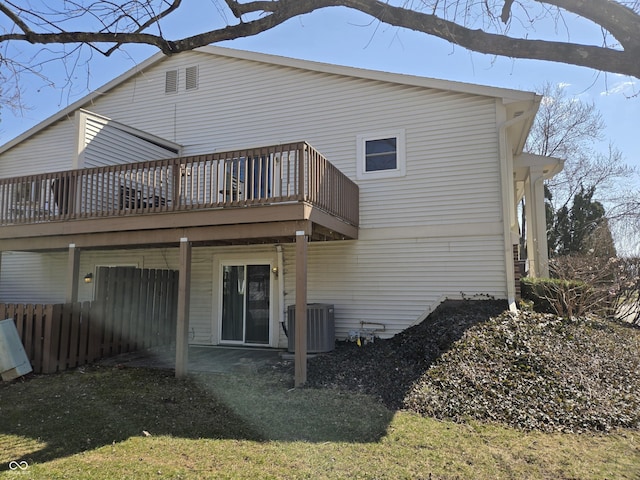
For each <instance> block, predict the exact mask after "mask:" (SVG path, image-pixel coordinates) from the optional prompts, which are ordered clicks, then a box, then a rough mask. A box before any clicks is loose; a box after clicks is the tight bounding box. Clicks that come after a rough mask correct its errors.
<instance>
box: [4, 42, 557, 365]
mask: <svg viewBox="0 0 640 480" xmlns="http://www.w3.org/2000/svg"><path fill="white" fill-rule="evenodd" d="M540 100H541V98H540V96H538V95H536V94H534V93H530V92H521V91H515V90H508V89H502V88H494V87H487V86H479V85H472V84H465V83H458V82H451V81H442V80H434V79H429V78H421V77H415V76H408V75H399V74H391V73H385V72H377V71H368V70H362V69H356V68H349V67H342V66H335V65H328V64H321V63H315V62H308V61H302V60H294V59H289V58H282V57H276V56H271V55H264V54H258V53H251V52H245V51H237V50H231V49H226V48H219V47H213V46H212V47H204V48H200V49H197V50H195V51H192V52H187V53H181V54H178V55H175V56H171V57H165V56H163V55H162V54H158V55H155V56H153V57H151V58H150V59H148V60H147V61H145V62H144V63H142V64H140V65H139V66H138V67H137V68H134V69H132V70H131V71H129V72H127V73H125V74H124V75H122V76H120V77H118V78H116V79H115V80H113V81H111V82H109V83H107V84H106V85H105V86H104V87H102V88H100V89H99V90H98V91H96V92H94V93H92V94H90V95H88V96H87V97H85V98H83V99H81V100H79V101H78V102H76V103H74V104H73V105H71V106H69V107H67V108H65V109H64V110H62V111H60V112H58V113H57V114H56V115H54V116H52V117H51V118H48V119H47V120H45V121H44V122H42V123H40V124H39V125H36V126H35V127H34V128H32V129H31V130H29V131H27V132H25V133H24V134H22V135H20V136H19V137H17V138H15V139H14V140H13V141H11V142H9V143H7V144H5V145H4V146H3V147H1V148H0V225H1V228H0V252H1V253H2V257H1V276H0V302H30V303H33V302H43V303H46V302H50V303H51V302H62V301H65V300H67V301H74V300H90V299H92V298H93V296H94V295H95V293H96V292H95V291H94V288H95V285H96V283H95V282H92V283H85V282H84V281H83V277H85V276H86V277H87V279H89V278H90V277H91V276H92V275H95V274H96V269H97V268H98V267H99V266H130V267H135V268H169V269H176V270H179V271H180V281H181V285H180V292H181V297H180V300H179V302H178V303H179V307H178V310H179V315H178V323H179V328H178V334H177V341H178V350H179V352H178V364H180V358H182V359H184V355H185V353H184V350H185V349H184V346H185V345H186V343H187V342H189V343H191V344H204V345H218V344H233V345H251V346H264V347H273V348H278V347H280V348H281V347H285V346H286V345H287V338H286V336H285V331H284V328H282V325H285V326H286V321H287V313H288V308H287V307H289V306H291V305H297V309H296V311H303V310H305V308H304V307H305V305H306V304H307V303H319V304H330V305H333V306H334V315H335V336H336V337H337V338H346V337H347V336H349V334H350V333H353V332H362V331H363V330H366V331H369V332H371V331H375V334H376V335H378V336H380V337H388V336H392V335H394V334H396V333H398V332H400V331H402V330H403V329H406V328H407V327H409V326H411V325H413V324H415V323H417V322H420V321H421V320H422V319H424V318H425V317H426V316H427V315H428V314H429V313H430V312H431V311H432V310H433V309H434V308H435V307H436V306H437V305H438V304H439V303H440V302H441V301H442V300H443V299H444V298H445V297H459V296H460V295H465V296H469V297H472V296H474V295H490V296H493V297H497V298H504V299H507V300H508V301H509V303H510V305H512V306H513V305H514V304H515V301H516V276H517V272H516V267H515V264H516V262H515V260H517V255H518V248H517V245H518V237H519V227H518V222H517V209H518V203H519V201H520V199H521V198H522V197H524V198H525V201H526V205H527V208H526V215H527V224H528V228H529V232H531V234H530V235H528V240H527V241H528V245H527V247H528V248H527V250H528V262H529V270H530V273H531V274H534V275H546V274H547V269H548V267H547V255H546V230H545V229H546V226H545V218H544V200H543V184H542V182H543V180H544V179H546V178H550V177H551V176H553V175H554V174H556V173H557V172H558V171H560V169H561V168H562V162H561V161H560V160H558V159H554V158H547V157H540V156H535V155H530V154H527V153H526V152H523V148H524V144H525V140H526V138H527V135H528V133H529V129H530V127H531V124H532V122H533V119H534V117H535V115H536V111H537V109H538V105H539V103H540ZM298 317H299V318H298V319H297V320H300V319H303V318H304V317H305V314H304V313H303V314H301V315H299V316H298ZM300 321H302V320H300ZM300 325H303V327H302V328H301V329H298V332H299V335H302V336H303V333H304V332H303V330H302V329H303V328H304V325H305V324H304V323H302V324H300ZM299 341H300V342H302V340H299ZM298 345H300V347H299V349H298V350H296V354H298V352H299V351H300V352H304V348H305V347H304V345H302V343H298V341H296V346H298ZM181 349H182V350H181ZM181 355H182V357H181ZM301 368H303V367H301ZM301 375H304V372H302V373H301Z"/></svg>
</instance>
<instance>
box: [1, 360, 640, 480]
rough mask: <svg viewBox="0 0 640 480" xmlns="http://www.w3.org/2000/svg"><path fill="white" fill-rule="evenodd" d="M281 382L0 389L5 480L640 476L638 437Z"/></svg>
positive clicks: (76, 380)
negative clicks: (434, 415)
mask: <svg viewBox="0 0 640 480" xmlns="http://www.w3.org/2000/svg"><path fill="white" fill-rule="evenodd" d="M289 387H290V379H283V378H282V377H281V376H279V375H277V374H274V373H266V374H262V375H258V374H255V373H246V374H244V373H243V374H242V375H241V376H231V375H221V374H206V375H205V374H198V375H193V376H190V377H189V378H188V379H183V380H178V379H175V378H174V377H173V376H172V373H171V372H165V371H158V370H145V369H132V368H126V369H117V368H110V367H109V368H107V367H91V368H86V369H78V370H75V371H72V372H68V373H63V374H58V375H49V376H37V377H34V378H32V379H30V380H28V381H25V382H21V381H18V382H15V383H12V384H8V385H7V384H2V385H0V478H36V479H41V478H46V479H58V478H65V479H67V478H68V479H74V478H77V479H109V480H111V479H121V478H122V479H125V478H127V479H129V478H131V479H147V478H154V479H158V478H172V479H191V478H260V479H262V478H287V479H294V478H313V479H315V478H347V477H348V478H393V479H395V478H411V479H414V478H433V479H440V478H445V479H453V478H461V479H469V478H472V479H511V478H513V479H522V478H526V479H537V478H540V479H591V478H593V479H605V478H608V479H635V480H637V479H638V478H640V432H638V431H618V432H616V433H613V434H607V435H585V434H582V435H570V434H542V433H536V432H533V433H524V432H521V431H518V430H513V429H509V428H504V427H501V426H496V425H483V424H478V423H470V424H467V425H458V424H454V423H447V422H440V421H436V420H433V419H429V418H422V417H419V416H417V415H414V414H410V413H407V412H393V411H390V410H388V409H386V408H385V407H384V406H382V405H381V404H380V403H378V402H376V401H374V400H373V399H372V398H370V397H367V396H362V395H353V394H346V393H338V392H336V391H322V390H313V389H296V390H292V389H290V388H289ZM25 462H26V463H25ZM20 467H22V468H20Z"/></svg>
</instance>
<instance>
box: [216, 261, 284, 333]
mask: <svg viewBox="0 0 640 480" xmlns="http://www.w3.org/2000/svg"><path fill="white" fill-rule="evenodd" d="M221 267H222V268H221V270H222V282H221V283H222V318H221V330H222V331H221V336H220V339H221V342H222V343H237V344H244V345H268V344H269V338H270V333H271V332H270V328H271V290H272V289H271V266H270V265H268V264H264V265H251V264H241V265H238V264H222V266H221Z"/></svg>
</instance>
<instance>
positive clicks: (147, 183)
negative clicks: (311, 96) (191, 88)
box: [0, 142, 358, 226]
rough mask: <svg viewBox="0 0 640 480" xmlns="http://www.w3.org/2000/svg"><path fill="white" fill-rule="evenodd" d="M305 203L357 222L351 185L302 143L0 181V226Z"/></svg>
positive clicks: (329, 164)
mask: <svg viewBox="0 0 640 480" xmlns="http://www.w3.org/2000/svg"><path fill="white" fill-rule="evenodd" d="M299 201H307V202H310V203H312V204H314V205H316V206H318V207H319V208H322V209H324V210H326V211H327V212H328V213H330V214H332V215H336V216H338V217H339V218H341V219H343V220H344V221H346V222H348V223H350V224H352V225H356V226H357V224H358V187H357V185H356V184H355V183H354V182H352V181H351V180H350V179H349V178H348V177H346V176H345V175H344V174H343V173H342V172H340V171H339V170H338V169H337V168H336V167H335V166H333V165H332V164H331V163H330V162H329V161H327V159H326V158H324V156H322V155H321V154H320V153H319V152H318V151H317V150H315V149H314V148H313V147H312V146H311V145H309V144H307V143H306V142H298V143H292V144H284V145H274V146H267V147H259V148H252V149H245V150H237V151H230V152H216V153H211V154H208V155H195V156H189V157H180V158H172V159H167V160H156V161H147V162H139V163H126V159H123V163H121V164H117V165H109V166H104V167H93V168H83V169H78V170H68V171H64V172H52V173H45V174H41V175H27V176H22V177H14V178H4V179H0V225H13V224H31V223H42V222H51V221H60V220H71V219H83V218H103V217H114V216H123V215H132V214H146V213H159V212H177V211H184V210H194V209H213V208H232V207H246V206H252V205H265V204H277V203H288V202H299Z"/></svg>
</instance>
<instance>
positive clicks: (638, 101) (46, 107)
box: [0, 1, 640, 169]
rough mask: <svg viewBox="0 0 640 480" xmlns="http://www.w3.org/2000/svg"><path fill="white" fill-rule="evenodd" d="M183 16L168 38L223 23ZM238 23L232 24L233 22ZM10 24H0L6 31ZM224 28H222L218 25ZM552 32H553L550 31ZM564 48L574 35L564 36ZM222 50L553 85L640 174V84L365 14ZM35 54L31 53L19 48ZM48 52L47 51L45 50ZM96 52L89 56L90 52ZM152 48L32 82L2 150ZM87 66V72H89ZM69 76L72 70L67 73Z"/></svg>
mask: <svg viewBox="0 0 640 480" xmlns="http://www.w3.org/2000/svg"><path fill="white" fill-rule="evenodd" d="M184 5H185V8H184V10H182V14H181V15H178V16H176V18H174V19H173V20H171V21H170V22H168V23H167V25H165V27H166V28H165V31H166V32H169V33H168V36H169V37H172V38H176V37H178V36H181V35H191V34H194V33H197V32H200V31H205V30H207V29H209V28H211V22H212V19H213V18H219V15H220V13H219V10H218V9H217V8H216V4H215V2H213V1H212V2H204V1H203V2H198V7H197V8H198V10H197V13H196V14H194V10H189V8H194V7H192V6H189V5H190V4H189V3H186V2H185V4H184ZM229 20H230V21H231V20H232V19H231V18H230V19H229ZM2 22H4V19H0V26H1V25H2ZM218 22H219V20H218ZM545 28H551V27H549V26H546V27H545ZM555 35H556V36H557V38H558V39H559V40H563V39H566V38H567V33H566V32H563V31H556V32H555ZM598 35H599V30H598V29H597V28H595V27H591V26H588V25H579V26H578V28H576V29H572V31H571V40H572V41H584V42H590V43H592V42H596V43H597V36H598ZM219 45H222V46H228V47H233V48H239V49H245V50H251V51H257V52H264V53H270V54H276V55H283V56H289V57H294V58H301V59H306V60H314V61H321V62H327V63H334V64H339V65H348V66H354V67H360V68H369V69H375V70H383V71H389V72H396V73H406V74H412V75H420V76H425V77H432V78H441V79H446V80H456V81H462V82H469V83H477V84H484V85H492V86H497V87H507V88H515V89H522V90H534V91H535V90H538V87H539V86H541V85H542V84H543V83H545V82H551V83H562V84H564V85H566V89H567V90H568V92H569V93H570V94H571V95H574V96H575V97H576V98H580V99H582V100H585V101H588V102H591V101H593V102H595V104H596V106H597V108H598V109H599V110H600V112H601V113H602V115H603V118H604V121H605V123H606V124H607V129H606V131H605V132H604V133H605V136H606V140H605V141H603V142H602V144H601V148H602V150H603V151H604V150H606V149H607V147H608V144H609V142H612V143H613V144H614V145H616V146H617V147H618V149H620V150H621V151H622V153H623V155H624V157H625V160H626V162H627V163H628V164H630V165H634V166H636V167H637V168H638V169H640V135H638V134H637V128H638V127H637V122H638V118H639V114H640V97H637V98H628V97H629V96H631V95H633V94H634V93H637V92H638V91H640V81H639V80H638V79H633V78H630V77H624V76H620V75H615V74H604V73H600V72H595V71H593V70H590V69H586V68H581V67H573V66H569V65H564V64H559V63H551V62H540V61H529V60H511V59H506V58H497V57H492V56H487V55H481V54H477V53H471V52H469V51H467V50H465V49H463V48H461V47H455V46H452V45H450V44H448V43H447V42H444V41H442V40H439V39H436V38H433V37H429V36H427V35H424V34H420V33H416V32H411V31H407V30H401V29H398V28H395V27H390V26H387V25H384V24H380V23H379V22H377V21H374V20H372V19H371V18H370V17H367V16H365V15H363V14H360V13H358V12H355V11H352V10H347V9H344V8H330V9H325V10H322V11H317V12H314V13H312V14H309V15H305V16H303V17H300V18H296V19H293V20H290V21H289V22H287V23H286V24H284V25H281V26H279V27H276V28H275V29H273V30H271V31H268V32H265V33H262V34H260V35H258V36H255V37H250V38H244V39H238V40H234V41H231V42H224V43H221V44H219ZM13 48H20V49H21V50H23V52H26V53H27V54H29V49H30V48H33V51H34V52H35V51H36V47H30V46H27V45H16V47H13ZM37 48H40V47H37ZM87 52H88V50H87ZM155 52H156V50H155V49H153V48H151V47H142V46H128V47H126V48H125V50H124V52H121V53H117V54H115V55H113V56H112V57H110V58H102V57H100V56H98V55H96V54H94V55H93V57H92V58H91V60H89V61H88V62H86V58H85V60H83V61H81V62H80V63H79V64H78V65H77V66H76V68H75V70H73V72H72V76H71V80H72V83H71V85H70V86H67V87H65V88H62V86H63V85H65V83H66V82H65V80H64V77H65V69H64V68H62V67H61V65H60V64H56V63H51V64H49V65H48V66H47V70H45V71H43V74H45V75H47V76H49V77H50V78H51V79H52V80H54V82H55V85H54V86H47V84H46V82H44V81H43V80H42V79H39V78H38V77H34V76H31V77H24V79H23V82H22V92H23V96H22V100H23V103H24V105H25V108H24V109H23V110H22V111H21V112H15V113H14V112H11V111H9V110H7V109H3V110H2V112H1V116H0V144H4V143H6V142H7V141H9V140H11V139H12V138H14V137H15V136H17V135H19V134H20V133H22V132H24V131H25V130H27V129H29V128H31V127H32V126H34V125H35V124H37V123H38V122H40V121H42V120H44V119H46V118H47V117H48V116H50V115H52V114H54V113H55V112H56V111H58V110H60V109H62V108H64V107H65V106H66V105H68V104H69V103H72V102H73V101H75V100H78V99H79V98H81V97H82V96H84V95H86V94H87V93H89V91H91V90H94V89H96V88H98V87H99V86H101V85H102V84H104V83H106V82H108V81H109V80H111V79H113V78H115V77H116V76H118V75H119V74H121V73H123V72H125V71H126V70H128V69H130V68H132V67H133V66H135V64H136V63H138V62H140V61H142V60H144V59H145V58H147V57H148V56H150V55H152V54H153V53H155ZM83 62H86V64H83ZM67 71H68V66H67Z"/></svg>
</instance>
